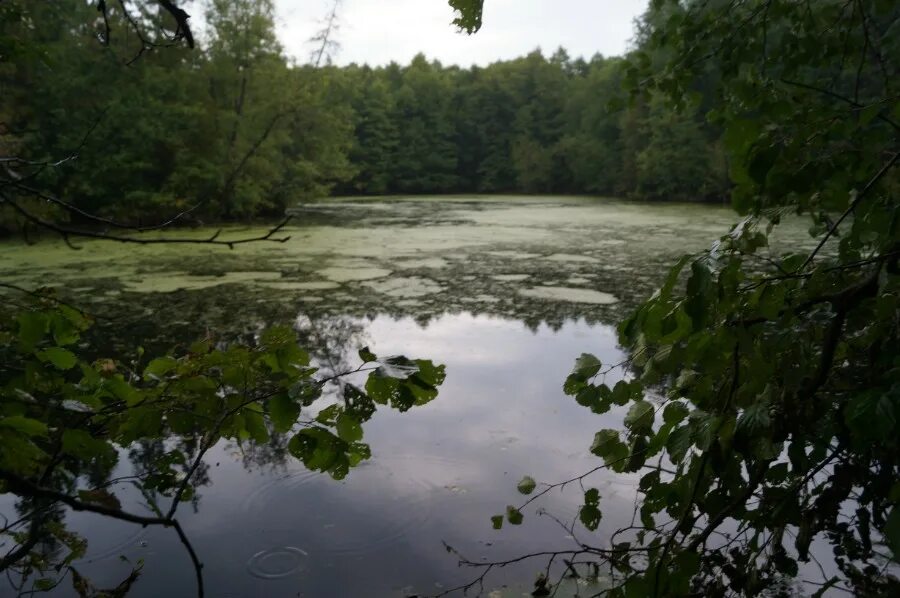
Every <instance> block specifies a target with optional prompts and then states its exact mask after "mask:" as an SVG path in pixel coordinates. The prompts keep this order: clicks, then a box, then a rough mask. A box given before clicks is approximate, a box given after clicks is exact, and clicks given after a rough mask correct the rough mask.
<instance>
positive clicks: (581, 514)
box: [578, 505, 603, 531]
mask: <svg viewBox="0 0 900 598" xmlns="http://www.w3.org/2000/svg"><path fill="white" fill-rule="evenodd" d="M602 517H603V514H602V513H601V512H600V509H598V508H597V507H596V506H595V505H584V506H582V507H581V509H580V510H579V511H578V519H580V520H581V524H582V525H583V526H584V527H586V528H587V529H589V530H590V531H594V530H596V529H597V526H598V525H600V519H601V518H602Z"/></svg>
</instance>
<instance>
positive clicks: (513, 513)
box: [506, 505, 524, 525]
mask: <svg viewBox="0 0 900 598" xmlns="http://www.w3.org/2000/svg"><path fill="white" fill-rule="evenodd" d="M523 519H524V516H523V515H522V511H520V510H519V509H517V508H515V507H514V506H512V505H507V507H506V520H507V521H509V522H510V523H511V524H512V525H521V523H522V520H523Z"/></svg>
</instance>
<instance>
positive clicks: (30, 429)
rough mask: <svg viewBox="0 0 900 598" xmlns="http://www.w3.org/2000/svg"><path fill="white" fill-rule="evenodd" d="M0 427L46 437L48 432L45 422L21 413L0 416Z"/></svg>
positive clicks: (28, 434)
mask: <svg viewBox="0 0 900 598" xmlns="http://www.w3.org/2000/svg"><path fill="white" fill-rule="evenodd" d="M0 428H9V429H11V430H16V431H17V432H21V433H22V434H25V435H26V436H41V437H44V438H46V437H47V434H48V430H47V424H45V423H44V422H41V421H38V420H36V419H31V418H30V417H24V416H22V415H11V416H9V417H4V418H0Z"/></svg>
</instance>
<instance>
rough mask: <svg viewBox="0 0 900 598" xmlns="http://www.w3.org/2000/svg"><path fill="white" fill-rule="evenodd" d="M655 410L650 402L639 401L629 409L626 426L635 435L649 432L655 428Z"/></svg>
mask: <svg viewBox="0 0 900 598" xmlns="http://www.w3.org/2000/svg"><path fill="white" fill-rule="evenodd" d="M654 417H655V410H654V408H653V404H652V403H650V402H648V401H637V402H635V403H634V404H632V405H631V408H629V409H628V414H627V415H626V416H625V426H626V427H627V428H628V429H630V430H631V431H632V432H635V433H645V432H649V431H650V430H652V428H653V420H654Z"/></svg>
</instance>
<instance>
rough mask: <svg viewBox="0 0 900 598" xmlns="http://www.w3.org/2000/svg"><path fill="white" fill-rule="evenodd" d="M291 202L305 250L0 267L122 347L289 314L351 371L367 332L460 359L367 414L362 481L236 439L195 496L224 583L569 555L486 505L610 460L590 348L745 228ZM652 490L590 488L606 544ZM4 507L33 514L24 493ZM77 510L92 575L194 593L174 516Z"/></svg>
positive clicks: (599, 212)
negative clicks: (427, 398) (674, 267)
mask: <svg viewBox="0 0 900 598" xmlns="http://www.w3.org/2000/svg"><path fill="white" fill-rule="evenodd" d="M295 216H296V217H295V220H294V223H293V224H292V225H291V226H290V227H288V228H287V229H286V234H289V235H290V236H291V239H290V240H289V241H288V242H286V243H278V244H275V243H260V244H251V245H241V246H237V247H236V248H235V249H233V250H228V249H223V248H217V247H209V246H185V245H179V246H174V245H171V246H166V245H155V246H138V247H134V246H123V245H115V244H110V243H101V242H85V243H83V244H82V249H81V250H80V251H72V250H71V249H69V248H67V247H66V246H65V245H63V244H62V243H58V242H55V241H52V240H48V241H45V242H42V243H40V244H38V245H32V246H26V245H18V244H12V243H10V244H5V245H3V246H2V250H0V279H2V280H4V281H7V282H13V283H16V284H20V285H26V286H39V285H45V284H52V285H54V286H57V287H59V288H60V289H61V293H62V294H63V295H64V296H65V297H67V298H69V299H70V300H72V301H75V302H78V303H79V304H82V305H85V306H86V307H87V308H88V309H89V310H94V311H96V312H97V313H101V314H103V315H104V316H106V317H107V318H111V319H105V320H102V321H99V322H98V325H97V329H96V331H95V332H94V338H95V340H100V341H101V346H102V347H103V350H105V351H107V352H126V353H127V352H128V351H131V350H133V349H134V347H136V346H137V345H139V344H140V345H143V346H144V347H146V348H147V349H148V351H150V352H155V351H163V350H166V349H168V348H171V347H173V346H176V345H179V344H181V343H184V342H187V341H188V340H190V339H193V338H195V337H197V336H198V335H201V334H212V335H214V336H215V337H216V338H220V339H237V338H241V337H248V336H250V335H252V334H254V333H255V332H257V331H258V330H260V329H261V328H262V327H264V326H266V325H271V324H277V323H285V322H288V323H292V324H293V325H294V326H295V327H296V329H297V330H298V331H299V332H300V333H301V336H302V337H303V338H304V339H305V341H306V343H307V345H308V346H310V347H311V348H312V349H313V350H314V351H313V352H314V354H315V355H316V358H317V360H318V361H319V363H320V364H321V365H322V366H323V367H325V368H326V369H340V368H342V367H343V366H344V365H345V364H346V365H351V366H355V365H356V364H357V362H358V359H357V358H356V356H355V355H356V350H357V349H358V348H359V347H361V346H364V345H368V346H370V347H371V348H372V349H373V351H375V352H376V353H378V354H382V355H387V354H395V353H403V354H406V355H411V356H416V357H425V358H429V359H432V360H434V361H435V362H436V363H444V364H446V366H447V380H446V382H445V383H444V385H443V387H442V388H441V390H440V396H439V398H438V399H437V400H436V401H433V402H432V403H429V404H428V405H426V406H424V407H421V408H417V409H414V410H412V411H410V412H408V413H403V414H401V413H396V412H388V411H379V412H378V413H377V414H376V415H375V417H374V418H373V419H372V420H371V421H370V422H368V423H367V424H366V426H365V441H366V442H367V443H369V444H370V445H371V447H372V451H373V457H372V458H371V459H370V460H369V461H367V462H365V463H363V464H362V465H360V466H359V467H358V468H356V469H354V470H352V471H351V473H350V475H349V476H348V477H347V479H345V480H344V481H341V482H335V481H333V480H331V479H330V478H328V477H327V476H323V475H318V474H311V473H309V472H307V471H305V470H304V469H303V467H302V465H301V464H299V463H298V462H296V461H295V460H294V459H293V458H291V457H290V456H289V455H288V456H286V453H285V451H284V450H283V447H278V446H272V447H257V448H255V449H254V448H252V447H246V446H245V447H237V446H231V445H227V444H221V445H219V446H217V447H216V449H215V450H214V452H213V453H211V454H210V455H209V457H208V459H207V461H208V463H209V465H210V467H209V471H208V483H207V484H206V485H205V486H203V487H202V488H201V489H200V493H199V494H200V498H199V500H198V502H197V508H196V510H195V511H194V512H191V509H190V508H188V505H185V506H184V507H182V509H183V510H182V511H180V515H179V519H181V520H182V523H183V525H184V527H185V530H186V531H187V533H188V535H189V536H190V537H191V539H192V542H193V544H194V546H195V548H196V549H197V551H198V552H199V554H200V557H201V559H202V560H203V562H204V563H205V569H204V573H205V578H206V582H207V587H208V595H210V596H218V597H225V596H241V597H243V596H273V597H281V596H369V597H379V596H403V595H409V594H433V593H437V592H440V591H442V590H443V589H447V588H449V587H453V586H454V585H457V584H460V583H464V582H466V581H468V580H470V579H472V578H473V577H476V576H477V572H475V571H473V570H470V569H464V568H463V569H460V568H459V567H457V564H456V562H457V561H456V558H455V557H454V556H453V555H452V554H449V553H448V551H447V550H446V548H445V543H446V544H447V545H450V546H452V547H453V548H454V549H456V550H458V551H459V552H460V553H462V554H464V555H466V556H467V557H468V558H470V559H473V560H480V559H500V558H509V557H513V556H517V555H519V554H522V553H526V552H532V551H538V550H548V549H553V548H563V547H569V546H571V541H572V539H571V537H570V536H569V532H567V531H566V530H564V529H563V528H562V527H561V526H560V525H559V524H558V523H557V522H555V521H554V520H553V519H551V518H550V517H547V516H536V515H535V509H534V508H532V509H529V510H527V511H526V522H525V525H522V526H518V527H514V526H505V527H504V529H502V530H501V531H494V530H492V529H491V526H490V521H489V518H490V516H491V515H493V514H495V513H499V512H502V511H503V510H504V508H505V506H506V505H507V504H519V503H521V502H522V499H521V496H520V495H518V494H517V492H516V488H515V486H516V482H517V481H518V480H519V479H520V478H521V477H522V476H523V475H525V474H530V475H532V476H534V477H535V478H536V479H538V480H544V481H559V480H562V479H566V478H568V477H571V476H572V475H576V474H579V473H581V472H583V471H586V470H588V469H591V468H592V467H594V466H596V465H597V464H598V461H597V459H596V458H594V457H591V456H590V455H589V454H588V452H587V447H589V446H590V444H591V440H592V438H593V434H594V432H595V431H597V430H598V429H601V428H608V427H617V426H618V424H619V422H620V421H621V414H620V413H616V412H612V413H609V414H606V415H603V416H596V415H591V414H590V413H589V412H588V411H586V410H584V409H583V408H581V407H579V406H578V405H577V404H575V402H574V401H573V400H571V399H570V398H568V397H565V396H564V395H563V393H562V388H561V387H562V382H563V380H564V378H565V376H566V374H567V373H568V372H569V370H570V369H571V367H572V363H573V361H574V359H575V358H576V357H577V356H578V355H579V354H580V353H582V352H591V353H594V354H596V355H597V356H599V357H600V358H601V359H602V360H603V361H604V363H616V362H618V361H620V360H621V358H622V356H623V355H622V352H621V350H620V349H619V348H618V347H617V345H616V338H615V333H614V330H613V328H612V326H613V325H614V324H615V323H616V322H617V320H618V319H619V318H620V317H622V315H624V314H625V313H626V312H627V311H628V310H629V309H631V308H632V307H633V306H634V305H635V304H636V303H637V302H638V301H640V300H641V299H643V298H644V297H646V296H647V295H649V293H651V292H652V291H653V289H654V288H655V285H656V283H657V281H659V280H660V278H661V276H662V274H663V273H664V272H665V268H666V266H668V265H669V264H671V263H672V261H673V260H674V258H675V257H677V256H678V255H680V254H682V253H685V252H692V251H698V250H702V249H705V248H707V247H709V245H710V243H711V242H712V240H714V239H715V238H716V237H718V236H719V235H721V234H723V233H724V232H726V231H727V229H728V227H729V226H730V224H732V223H733V222H734V221H735V220H736V218H735V216H734V214H733V213H732V212H730V211H729V210H726V209H722V208H717V207H710V206H700V205H647V204H629V203H623V202H614V201H609V200H600V199H591V198H551V197H537V198H531V197H529V198H523V197H501V198H496V197H494V198H479V197H442V198H392V199H365V198H363V199H351V200H332V201H327V202H318V203H314V204H308V205H304V206H298V207H297V209H296V210H295ZM258 232H259V230H258V229H241V228H233V229H229V230H226V231H224V232H223V236H230V237H233V238H237V237H240V236H246V235H253V234H257V233H258ZM173 234H178V235H197V236H199V237H202V236H208V235H209V234H211V231H210V230H203V229H201V230H195V231H178V232H176V233H173ZM801 236H802V231H800V230H799V229H790V230H788V231H787V234H786V235H785V238H786V239H789V240H795V239H798V238H800V237H801ZM609 381H610V382H614V381H615V378H614V377H613V378H611V379H610V380H609ZM634 483H635V482H634V479H633V476H628V475H615V476H607V475H603V474H597V475H596V477H594V478H592V479H591V480H590V484H591V485H592V486H595V487H598V488H599V489H600V493H601V496H602V500H603V506H604V508H603V510H604V519H603V523H602V524H601V527H600V529H599V531H598V532H597V536H596V537H597V538H603V537H604V534H608V533H609V532H610V531H612V530H614V529H616V528H617V527H619V525H620V524H621V523H622V521H623V520H626V519H629V518H630V516H631V512H632V506H633V501H634V498H635V488H634ZM581 496H582V490H581V489H580V488H579V487H578V486H577V485H574V486H571V487H569V488H568V490H567V491H566V492H553V493H551V494H550V495H548V496H547V497H546V500H544V501H542V502H541V503H540V505H539V506H541V507H544V508H546V509H548V511H549V512H550V513H552V514H553V515H554V516H555V517H557V518H559V519H561V520H563V521H566V520H571V519H572V518H573V517H574V516H575V515H576V513H577V506H578V504H579V503H580V500H581ZM137 503H138V501H137V499H136V497H135V505H134V506H133V508H134V509H139V508H140V507H138V506H137ZM0 508H2V512H3V513H4V514H7V515H11V514H13V509H12V505H11V504H10V503H9V501H7V502H3V503H0ZM68 521H69V522H70V523H71V525H72V526H73V527H74V528H75V529H79V530H81V531H83V532H84V533H85V534H86V536H87V537H88V540H89V546H90V548H89V552H88V555H87V556H86V558H85V559H84V560H83V561H81V562H79V563H77V564H76V567H77V568H78V569H79V571H81V572H82V573H83V574H85V575H88V576H89V577H91V578H92V579H93V580H94V581H95V582H96V584H97V585H98V586H100V587H104V586H114V585H115V584H116V583H118V582H119V581H121V579H122V578H124V576H125V575H127V573H128V571H130V565H129V564H128V562H127V561H126V560H123V557H124V559H128V561H130V562H132V563H133V562H135V561H136V560H137V559H143V560H144V562H145V568H144V570H145V574H144V576H143V578H142V579H141V580H140V582H139V583H138V584H137V585H136V586H135V590H134V591H133V593H132V594H131V595H134V596H148V597H150V596H160V595H164V594H165V593H169V594H172V592H173V591H174V592H175V593H176V595H182V594H180V592H185V593H187V592H190V591H193V590H192V588H193V584H194V581H193V571H192V569H191V567H190V562H189V561H188V559H187V557H186V555H185V554H184V551H183V548H182V547H181V545H180V544H179V543H178V541H177V538H176V537H175V536H174V534H172V533H171V531H170V530H164V529H146V530H143V529H140V528H137V527H135V526H131V525H128V524H124V523H118V522H109V521H106V520H103V519H102V518H99V517H96V516H93V515H89V514H71V515H69V516H68ZM582 531H583V530H582ZM542 566H543V563H537V562H535V563H526V564H524V565H522V566H520V567H510V568H505V569H502V570H499V571H497V572H496V573H492V575H491V577H490V578H489V583H488V585H487V586H486V588H487V589H488V590H491V589H502V588H503V586H504V584H513V585H515V584H519V587H520V588H521V587H523V586H522V585H521V584H522V582H524V584H525V587H527V585H529V584H530V582H531V580H533V577H534V574H535V572H536V571H538V570H540V569H541V568H542ZM68 587H69V586H68V585H67V584H63V586H61V588H63V589H61V590H60V591H58V592H57V594H58V595H68ZM511 592H512V594H513V595H519V594H520V593H521V590H520V589H519V590H515V591H512V590H511ZM185 595H186V594H185Z"/></svg>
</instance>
